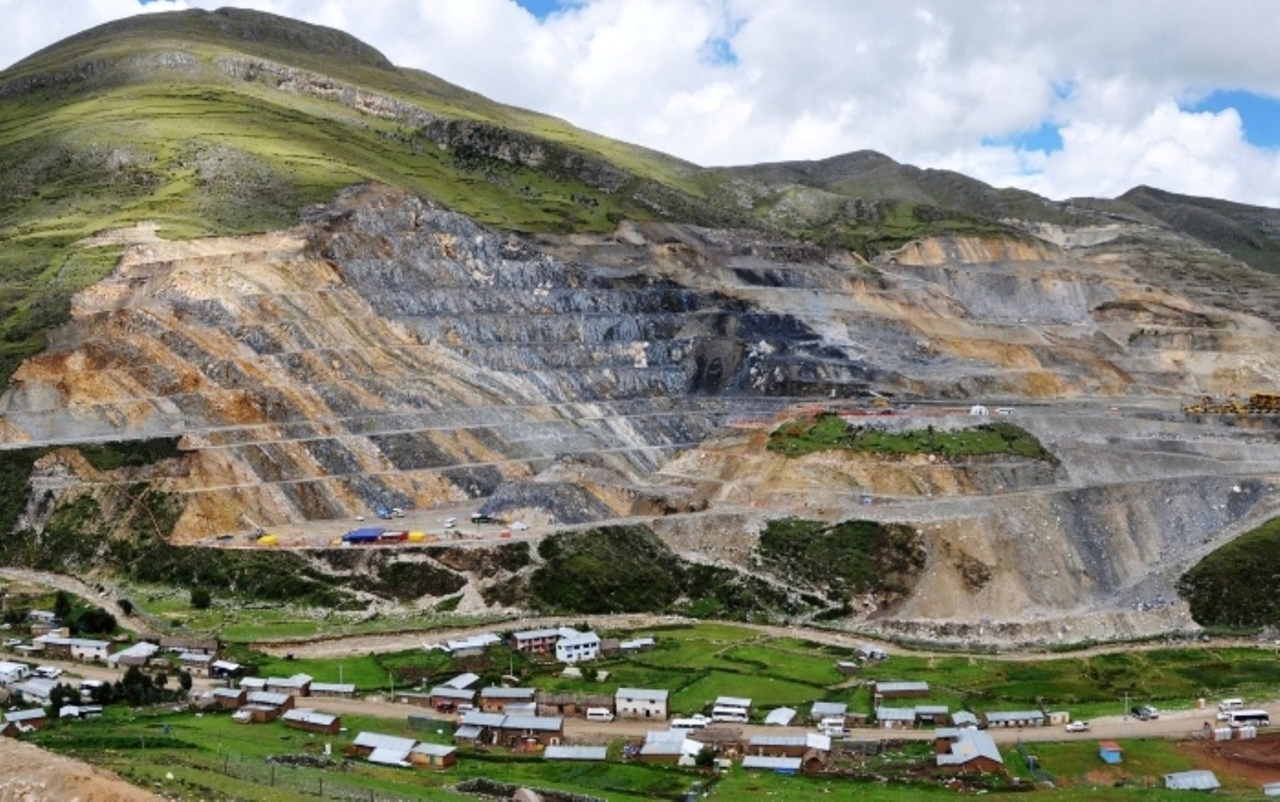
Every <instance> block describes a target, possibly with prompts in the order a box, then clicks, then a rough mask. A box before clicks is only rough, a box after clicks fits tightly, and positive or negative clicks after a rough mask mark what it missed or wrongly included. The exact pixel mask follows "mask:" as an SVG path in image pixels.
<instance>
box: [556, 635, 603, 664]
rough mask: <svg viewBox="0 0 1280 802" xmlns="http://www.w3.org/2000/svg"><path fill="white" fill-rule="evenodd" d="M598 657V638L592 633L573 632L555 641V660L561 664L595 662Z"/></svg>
mask: <svg viewBox="0 0 1280 802" xmlns="http://www.w3.org/2000/svg"><path fill="white" fill-rule="evenodd" d="M599 656H600V636H599V635H597V634H596V633H594V632H574V633H573V634H572V635H568V636H566V637H563V638H561V639H560V640H558V641H556V659H557V660H559V661H560V662H561V663H578V662H581V661H583V660H595V659H596V658H597V657H599Z"/></svg>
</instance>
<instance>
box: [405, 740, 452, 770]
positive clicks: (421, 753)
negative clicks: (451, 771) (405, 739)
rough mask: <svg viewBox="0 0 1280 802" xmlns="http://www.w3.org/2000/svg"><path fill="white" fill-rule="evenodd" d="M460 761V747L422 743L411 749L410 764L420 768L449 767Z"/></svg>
mask: <svg viewBox="0 0 1280 802" xmlns="http://www.w3.org/2000/svg"><path fill="white" fill-rule="evenodd" d="M457 762H458V748H457V747H456V746H444V745H442V744H428V743H420V744H418V745H417V746H415V747H413V748H412V749H410V750H409V765H411V766H413V767H414V768H420V769H447V768H449V767H450V766H452V765H453V764H454V763H457Z"/></svg>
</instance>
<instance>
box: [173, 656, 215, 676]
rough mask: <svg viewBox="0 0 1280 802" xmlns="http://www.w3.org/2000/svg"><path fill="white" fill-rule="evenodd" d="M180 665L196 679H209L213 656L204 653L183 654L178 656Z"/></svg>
mask: <svg viewBox="0 0 1280 802" xmlns="http://www.w3.org/2000/svg"><path fill="white" fill-rule="evenodd" d="M178 664H179V665H180V666H181V667H182V669H183V670H184V671H186V672H187V673H188V674H191V675H192V676H194V677H207V676H209V667H210V666H212V665H213V655H211V654H205V653H204V652H183V653H182V654H180V655H178Z"/></svg>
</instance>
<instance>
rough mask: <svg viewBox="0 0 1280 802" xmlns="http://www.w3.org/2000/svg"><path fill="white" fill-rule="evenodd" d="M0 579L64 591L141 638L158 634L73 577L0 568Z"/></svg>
mask: <svg viewBox="0 0 1280 802" xmlns="http://www.w3.org/2000/svg"><path fill="white" fill-rule="evenodd" d="M0 579H8V580H10V581H12V582H27V583H30V584H33V585H43V586H45V587H50V588H53V589H55V590H62V591H66V592H67V593H71V594H74V595H76V596H79V597H80V598H82V599H84V600H86V601H90V602H92V603H93V604H96V605H98V606H99V607H101V608H102V609H104V610H106V611H107V612H108V613H111V614H112V615H113V616H115V617H116V620H117V621H119V622H120V624H121V625H122V626H124V627H125V628H127V629H132V630H134V631H135V632H137V633H138V634H139V635H141V636H144V637H155V636H156V635H157V634H158V633H156V631H155V630H154V629H152V628H151V626H150V625H149V624H148V623H147V622H146V621H144V620H142V619H141V618H139V617H137V616H131V615H126V614H125V611H124V610H123V609H121V607H120V605H119V603H118V602H117V601H116V600H115V599H114V598H111V596H110V595H108V594H106V593H102V592H99V590H98V589H97V588H95V587H93V586H91V585H88V584H86V583H84V582H82V581H80V580H79V579H76V578H75V577H72V576H67V575H66V574H53V573H49V572H47V571H32V570H30V569H26V568H0Z"/></svg>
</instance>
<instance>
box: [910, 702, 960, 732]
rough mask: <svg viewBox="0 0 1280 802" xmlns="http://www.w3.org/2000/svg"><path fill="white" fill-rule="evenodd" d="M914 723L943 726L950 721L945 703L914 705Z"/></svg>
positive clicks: (922, 725)
mask: <svg viewBox="0 0 1280 802" xmlns="http://www.w3.org/2000/svg"><path fill="white" fill-rule="evenodd" d="M915 710H916V724H917V725H919V726H921V727H945V726H947V725H948V724H950V723H951V711H950V710H949V709H947V706H946V705H916V707H915Z"/></svg>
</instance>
